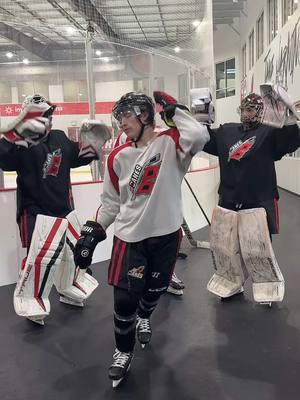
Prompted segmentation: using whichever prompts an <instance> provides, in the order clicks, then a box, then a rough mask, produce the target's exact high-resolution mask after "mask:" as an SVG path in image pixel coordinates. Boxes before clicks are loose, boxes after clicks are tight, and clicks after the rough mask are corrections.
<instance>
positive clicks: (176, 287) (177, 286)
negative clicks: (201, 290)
mask: <svg viewBox="0 0 300 400" xmlns="http://www.w3.org/2000/svg"><path fill="white" fill-rule="evenodd" d="M183 289H184V283H183V282H182V281H181V280H180V279H179V278H178V277H177V276H176V274H175V273H174V272H173V274H172V278H171V281H170V283H169V286H168V289H167V292H168V293H172V294H175V295H176V296H182V295H183Z"/></svg>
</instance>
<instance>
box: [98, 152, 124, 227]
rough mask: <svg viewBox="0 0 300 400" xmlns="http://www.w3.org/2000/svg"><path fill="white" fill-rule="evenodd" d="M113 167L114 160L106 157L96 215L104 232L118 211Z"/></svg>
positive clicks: (117, 183)
mask: <svg viewBox="0 0 300 400" xmlns="http://www.w3.org/2000/svg"><path fill="white" fill-rule="evenodd" d="M114 164H115V165H114ZM115 167H116V160H115V159H110V157H108V159H107V166H106V169H105V173H104V183H103V192H102V195H101V206H100V207H99V209H98V211H97V214H96V221H97V222H98V223H99V224H100V225H101V226H102V228H103V229H104V230H106V229H107V228H108V227H109V226H110V225H111V224H112V223H113V222H114V220H115V218H116V216H117V215H118V214H119V211H120V195H119V178H118V175H117V174H116V172H115Z"/></svg>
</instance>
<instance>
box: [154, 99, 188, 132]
mask: <svg viewBox="0 0 300 400" xmlns="http://www.w3.org/2000/svg"><path fill="white" fill-rule="evenodd" d="M153 97H154V100H155V103H156V104H159V105H160V106H161V107H162V111H160V116H161V119H162V120H163V121H164V122H165V124H166V125H168V126H169V127H170V128H175V127H176V124H175V123H174V121H173V117H174V115H175V111H176V108H177V107H178V108H180V109H182V110H186V111H187V112H189V109H188V108H187V107H186V106H184V105H182V104H178V103H177V101H176V100H175V99H174V98H173V97H172V96H170V95H168V94H167V93H165V92H161V91H155V92H153Z"/></svg>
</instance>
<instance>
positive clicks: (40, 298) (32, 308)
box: [14, 215, 67, 320]
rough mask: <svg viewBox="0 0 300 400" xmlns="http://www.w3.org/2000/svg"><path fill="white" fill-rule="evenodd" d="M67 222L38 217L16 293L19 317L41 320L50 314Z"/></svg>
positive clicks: (15, 298)
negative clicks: (53, 288)
mask: <svg viewBox="0 0 300 400" xmlns="http://www.w3.org/2000/svg"><path fill="white" fill-rule="evenodd" d="M66 230H67V221H66V220H64V219H62V218H54V217H48V216H45V215H38V216H37V218H36V223H35V227H34V231H33V235H32V240H31V245H30V249H29V253H28V256H27V260H26V263H25V266H24V268H23V269H22V270H21V272H20V276H19V280H18V282H17V285H16V288H15V291H14V308H15V311H16V313H17V314H18V315H20V316H24V317H27V318H29V319H32V320H42V319H43V318H45V317H46V316H47V315H49V312H50V302H49V299H48V296H49V293H50V290H51V288H52V286H53V276H54V273H55V269H56V268H57V266H58V265H59V264H60V262H61V258H62V254H63V249H64V246H65V240H66Z"/></svg>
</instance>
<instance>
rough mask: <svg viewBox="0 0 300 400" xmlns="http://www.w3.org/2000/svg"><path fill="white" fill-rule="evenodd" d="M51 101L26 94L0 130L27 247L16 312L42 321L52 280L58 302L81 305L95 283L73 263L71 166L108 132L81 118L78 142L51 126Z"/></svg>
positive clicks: (1, 153)
mask: <svg viewBox="0 0 300 400" xmlns="http://www.w3.org/2000/svg"><path fill="white" fill-rule="evenodd" d="M54 110H55V106H54V105H52V104H51V103H50V102H49V101H47V100H46V99H45V98H44V97H43V96H40V95H37V94H36V95H33V96H29V97H27V98H26V99H25V102H24V104H23V108H22V111H21V113H20V115H19V116H18V117H17V118H16V119H15V120H14V121H13V122H12V123H11V124H10V125H9V126H6V127H2V128H1V130H0V132H1V133H2V134H3V136H4V137H3V138H2V139H1V140H0V167H1V168H2V169H3V170H6V171H16V172H17V222H18V225H19V229H20V235H21V241H22V245H23V247H24V248H26V249H27V257H26V258H25V259H24V262H23V265H22V268H21V271H20V275H19V280H18V282H17V285H16V289H15V292H14V307H15V311H16V313H17V314H18V315H20V316H23V317H27V318H28V319H30V320H32V321H34V322H36V323H39V324H42V325H43V324H44V318H45V317H46V316H48V315H49V313H50V302H49V299H48V296H49V293H50V290H51V288H52V286H53V283H54V284H55V286H56V288H57V290H58V292H59V294H60V301H61V302H63V303H67V304H72V305H74V306H78V307H82V306H83V304H84V301H85V300H86V299H87V298H88V297H89V296H90V295H91V293H92V292H93V291H94V290H95V289H96V287H97V286H98V282H97V281H96V280H95V279H94V278H93V277H92V276H90V275H89V274H87V273H86V271H85V270H84V269H79V268H77V267H76V265H75V264H74V259H73V253H72V251H73V248H74V245H75V243H76V241H77V239H78V238H79V235H80V229H81V223H80V221H79V219H78V217H77V215H76V212H75V211H74V205H73V200H72V192H71V182H70V169H71V168H76V167H78V166H81V165H85V164H89V163H90V162H91V161H92V160H94V159H97V158H98V154H100V153H97V149H98V148H101V146H102V145H103V143H104V142H105V140H106V139H108V138H109V137H110V132H109V130H108V128H107V127H106V126H104V125H103V124H101V123H100V122H98V121H85V122H84V123H83V124H82V127H81V130H80V143H76V142H72V141H71V140H69V139H68V138H67V136H66V135H65V133H64V132H63V131H60V130H53V129H51V127H52V114H53V112H54Z"/></svg>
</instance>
